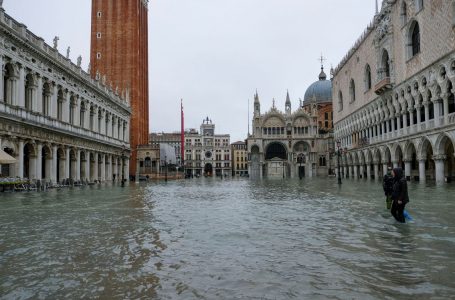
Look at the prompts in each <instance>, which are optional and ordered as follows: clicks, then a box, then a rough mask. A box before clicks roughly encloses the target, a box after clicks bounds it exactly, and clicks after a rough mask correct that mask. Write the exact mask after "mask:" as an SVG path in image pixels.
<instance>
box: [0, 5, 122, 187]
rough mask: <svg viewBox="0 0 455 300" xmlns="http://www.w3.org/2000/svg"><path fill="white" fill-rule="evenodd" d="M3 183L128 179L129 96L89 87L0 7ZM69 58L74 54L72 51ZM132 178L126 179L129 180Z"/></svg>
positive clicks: (102, 82) (99, 82)
mask: <svg viewBox="0 0 455 300" xmlns="http://www.w3.org/2000/svg"><path fill="white" fill-rule="evenodd" d="M0 32H1V34H0V66H1V70H2V72H1V73H0V76H1V78H0V147H1V149H2V150H3V151H5V152H7V153H9V154H10V155H11V156H13V157H14V158H16V160H17V162H16V163H15V164H10V165H2V166H1V176H9V177H20V178H27V179H29V180H41V181H46V182H52V183H57V182H61V181H63V180H73V181H90V182H93V181H104V180H112V179H114V177H115V176H114V174H115V175H117V176H116V178H117V179H119V178H121V174H122V168H123V172H124V174H128V157H129V152H130V145H129V123H130V116H131V110H130V107H129V104H128V101H127V98H128V95H127V93H126V94H125V93H121V94H123V95H119V91H116V90H115V89H113V88H112V87H110V86H108V85H107V83H106V79H105V78H103V79H101V78H100V77H101V76H100V75H98V74H97V79H96V80H94V79H91V77H90V75H89V74H88V73H86V72H84V71H83V70H82V69H81V57H79V58H78V61H77V64H73V63H72V62H71V61H70V60H69V58H68V56H69V55H68V54H69V53H67V57H64V56H63V55H61V54H59V52H58V50H57V39H55V40H54V47H51V46H49V45H47V44H46V43H45V42H44V40H43V39H42V38H40V37H38V36H36V35H34V34H33V33H32V32H30V31H29V30H27V28H26V26H25V25H23V24H21V23H19V22H17V21H15V20H14V19H13V18H11V17H10V16H9V15H7V14H6V13H5V12H4V10H3V8H1V7H0ZM68 51H69V50H68ZM125 176H127V175H125Z"/></svg>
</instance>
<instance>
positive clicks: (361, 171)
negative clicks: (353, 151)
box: [359, 165, 365, 178]
mask: <svg viewBox="0 0 455 300" xmlns="http://www.w3.org/2000/svg"><path fill="white" fill-rule="evenodd" d="M364 172H365V170H364V165H360V174H359V178H364Z"/></svg>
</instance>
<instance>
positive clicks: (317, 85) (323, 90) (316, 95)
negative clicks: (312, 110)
mask: <svg viewBox="0 0 455 300" xmlns="http://www.w3.org/2000/svg"><path fill="white" fill-rule="evenodd" d="M314 101H316V103H326V102H332V81H331V80H327V75H325V73H324V69H323V68H321V73H320V74H319V80H318V81H316V82H314V83H313V84H312V85H310V87H309V88H308V89H307V90H306V92H305V97H304V98H303V106H306V105H309V104H310V103H314Z"/></svg>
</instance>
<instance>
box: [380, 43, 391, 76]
mask: <svg viewBox="0 0 455 300" xmlns="http://www.w3.org/2000/svg"><path fill="white" fill-rule="evenodd" d="M381 62H382V70H381V75H382V78H381V79H383V78H384V77H390V64H389V52H387V50H384V52H383V53H382V59H381Z"/></svg>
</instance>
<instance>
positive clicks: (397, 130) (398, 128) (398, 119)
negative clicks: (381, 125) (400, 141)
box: [396, 113, 402, 135]
mask: <svg viewBox="0 0 455 300" xmlns="http://www.w3.org/2000/svg"><path fill="white" fill-rule="evenodd" d="M401 117H402V116H401V113H397V118H396V120H397V128H396V133H397V135H398V132H399V131H400V129H401Z"/></svg>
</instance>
